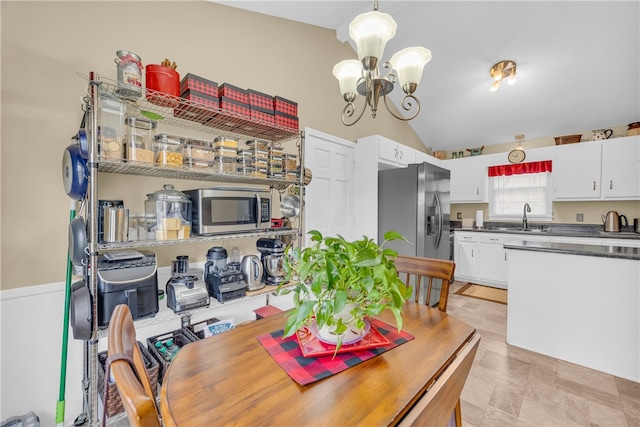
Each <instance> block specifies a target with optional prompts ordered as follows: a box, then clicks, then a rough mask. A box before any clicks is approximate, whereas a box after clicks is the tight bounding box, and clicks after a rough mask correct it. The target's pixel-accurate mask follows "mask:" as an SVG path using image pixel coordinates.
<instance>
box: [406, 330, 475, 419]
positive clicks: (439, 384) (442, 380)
mask: <svg viewBox="0 0 640 427" xmlns="http://www.w3.org/2000/svg"><path fill="white" fill-rule="evenodd" d="M479 343H480V335H479V334H476V335H475V336H474V337H473V338H472V339H471V340H470V341H469V342H468V343H467V344H466V345H465V346H464V347H463V348H462V350H460V351H459V352H458V354H457V355H456V358H455V359H453V361H452V362H451V363H450V364H449V366H447V367H446V368H445V370H444V371H443V372H442V374H441V375H440V376H439V377H438V378H437V379H436V380H435V381H434V382H433V385H432V386H431V387H430V388H429V389H428V391H427V392H426V393H425V394H424V395H423V396H422V398H420V399H419V400H418V401H417V402H416V404H415V405H414V406H413V408H411V409H410V410H409V412H408V413H407V415H405V417H404V418H403V419H402V420H401V421H400V424H399V425H400V426H401V427H406V426H446V425H450V424H453V423H452V422H451V421H452V418H453V416H452V414H454V409H455V408H456V406H457V405H459V404H460V394H461V393H462V389H463V387H464V384H465V382H466V381H467V377H468V376H469V371H470V370H471V365H472V363H473V359H474V357H475V356H476V351H477V350H478V344H479ZM458 408H459V406H458ZM455 416H456V417H460V413H459V411H458V412H457V413H456V414H455ZM454 422H456V424H457V425H460V424H461V423H462V421H461V420H460V419H459V418H458V419H457V420H455V421H454Z"/></svg>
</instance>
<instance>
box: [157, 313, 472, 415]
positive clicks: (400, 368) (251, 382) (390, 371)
mask: <svg viewBox="0 0 640 427" xmlns="http://www.w3.org/2000/svg"><path fill="white" fill-rule="evenodd" d="M285 316H286V312H284V313H280V314H277V315H274V316H271V317H267V318H265V319H260V320H257V321H255V322H251V323H248V324H243V325H241V326H239V327H236V328H235V329H232V330H230V331H228V332H225V333H222V334H220V335H215V336H212V337H209V338H205V339H203V340H200V341H197V342H194V343H191V344H187V345H186V346H184V347H183V348H182V349H181V350H180V352H179V353H178V355H177V356H176V358H175V359H174V360H173V361H172V362H171V364H170V365H169V367H168V370H167V372H166V374H165V376H164V379H163V383H162V388H161V402H160V407H161V413H162V417H163V421H164V424H165V426H182V427H187V426H206V425H218V426H227V425H238V426H343V425H345V426H346V425H348V426H353V425H367V426H377V425H395V424H397V423H398V422H400V420H402V418H403V417H404V416H405V414H407V412H408V411H410V410H411V408H412V407H413V406H414V404H415V403H416V402H417V401H418V400H419V399H420V398H421V397H422V396H423V395H424V394H425V393H426V392H428V391H427V390H428V388H429V387H430V385H431V384H432V383H433V382H434V380H435V379H436V378H438V376H439V375H440V374H441V373H442V372H443V371H444V370H445V368H447V366H448V365H449V364H450V363H451V361H452V360H453V359H454V358H455V355H456V353H457V352H458V351H459V350H460V349H461V348H462V347H464V346H465V344H466V343H467V342H469V341H470V340H471V339H472V338H474V336H475V335H476V330H475V329H474V328H473V327H472V326H470V325H468V324H466V323H465V322H463V321H461V320H459V319H456V318H455V317H452V316H450V315H447V314H446V313H443V312H441V311H439V310H437V309H434V308H430V307H427V306H425V305H423V304H417V303H414V302H407V303H406V304H405V305H404V306H403V331H406V332H408V333H409V334H411V335H413V336H414V337H415V338H414V339H412V340H410V341H408V342H406V343H404V344H402V345H399V346H397V347H395V348H392V349H390V350H388V351H386V352H384V353H382V354H379V355H376V356H375V357H372V358H370V359H368V360H365V361H363V362H361V363H359V364H357V365H355V366H352V367H350V368H348V369H346V370H344V371H342V372H339V373H337V374H335V375H332V376H330V377H328V378H325V379H323V380H320V381H317V382H314V383H311V384H308V385H304V386H302V385H299V384H298V383H296V382H295V381H294V380H293V379H291V378H290V377H289V376H288V374H287V373H286V372H285V371H284V370H283V369H282V368H281V367H280V366H279V365H278V363H276V361H275V360H274V359H273V358H272V357H271V355H270V354H269V353H268V352H267V351H266V350H265V348H264V347H263V346H262V345H261V344H260V342H259V341H258V340H257V338H256V337H258V336H260V335H262V334H265V333H270V332H273V331H276V330H279V329H283V328H284V323H285ZM376 318H377V319H379V320H382V321H384V322H386V323H388V324H389V325H395V321H394V318H393V315H392V313H390V312H388V311H386V312H384V313H382V314H381V315H379V316H376Z"/></svg>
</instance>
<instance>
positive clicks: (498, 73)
mask: <svg viewBox="0 0 640 427" xmlns="http://www.w3.org/2000/svg"><path fill="white" fill-rule="evenodd" d="M489 75H490V76H491V78H492V79H493V80H494V82H493V84H492V85H491V92H495V91H497V90H498V88H499V87H500V82H501V81H502V80H504V79H507V83H509V84H510V85H512V84H514V83H515V82H516V63H515V62H513V61H510V60H504V61H500V62H498V63H497V64H494V65H493V67H491V69H490V70H489Z"/></svg>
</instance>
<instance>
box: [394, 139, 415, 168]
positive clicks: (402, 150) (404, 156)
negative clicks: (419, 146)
mask: <svg viewBox="0 0 640 427" xmlns="http://www.w3.org/2000/svg"><path fill="white" fill-rule="evenodd" d="M396 161H397V162H398V165H400V166H407V165H410V164H413V163H415V162H416V153H415V150H414V149H413V148H411V147H407V146H406V145H402V144H398V145H397V155H396Z"/></svg>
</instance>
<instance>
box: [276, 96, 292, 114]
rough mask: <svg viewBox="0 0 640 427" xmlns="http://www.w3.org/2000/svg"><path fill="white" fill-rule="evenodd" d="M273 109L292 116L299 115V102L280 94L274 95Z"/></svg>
mask: <svg viewBox="0 0 640 427" xmlns="http://www.w3.org/2000/svg"><path fill="white" fill-rule="evenodd" d="M273 109H274V110H275V111H280V112H281V113H284V114H288V115H290V116H294V117H298V103H297V102H293V101H289V100H288V99H284V98H282V97H280V96H274V97H273Z"/></svg>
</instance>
